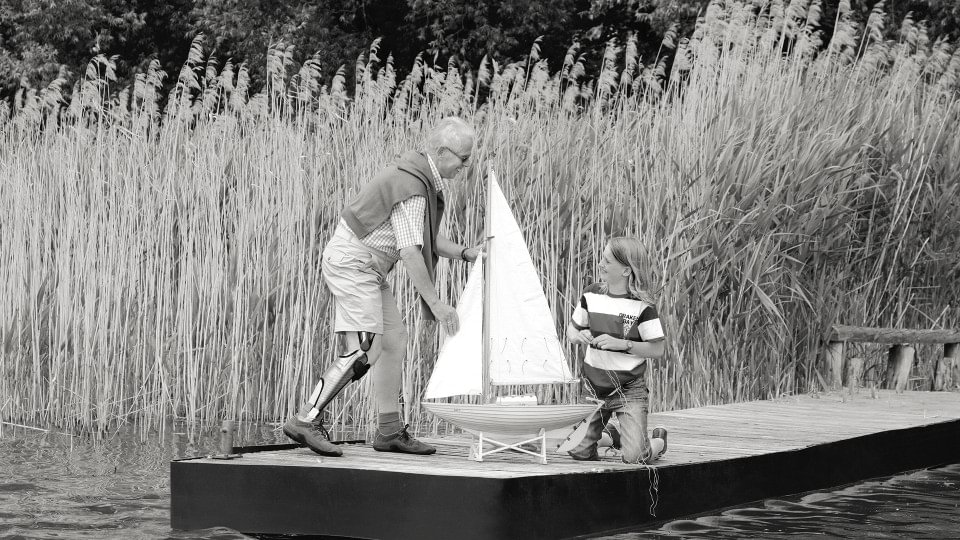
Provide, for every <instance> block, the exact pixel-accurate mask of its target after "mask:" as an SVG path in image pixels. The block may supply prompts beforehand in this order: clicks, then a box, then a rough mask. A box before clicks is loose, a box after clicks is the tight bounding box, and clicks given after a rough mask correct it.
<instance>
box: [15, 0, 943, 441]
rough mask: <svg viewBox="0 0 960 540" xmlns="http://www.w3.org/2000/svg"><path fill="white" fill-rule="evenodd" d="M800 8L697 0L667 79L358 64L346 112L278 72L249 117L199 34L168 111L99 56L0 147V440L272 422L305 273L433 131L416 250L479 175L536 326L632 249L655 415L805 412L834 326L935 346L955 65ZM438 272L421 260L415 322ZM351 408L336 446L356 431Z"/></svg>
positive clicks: (242, 86) (416, 386) (287, 385)
mask: <svg viewBox="0 0 960 540" xmlns="http://www.w3.org/2000/svg"><path fill="white" fill-rule="evenodd" d="M819 12H820V4H819V3H818V2H810V1H808V0H793V1H791V2H783V1H780V0H774V1H769V2H768V1H765V0H754V1H750V2H744V1H727V2H715V3H713V4H711V6H710V8H709V9H708V10H707V12H706V14H705V16H704V17H703V19H702V20H701V21H700V23H699V24H698V27H697V30H696V32H695V34H694V35H693V36H692V37H690V38H689V39H683V40H680V41H679V42H678V43H677V42H676V36H673V35H671V36H668V39H667V40H665V47H664V53H665V55H670V56H669V58H672V59H673V61H672V63H671V62H668V61H667V60H666V58H667V56H664V57H662V58H657V59H646V61H647V62H648V63H647V64H643V63H642V62H641V59H640V58H637V56H636V45H635V42H634V41H633V40H630V41H628V42H627V43H624V44H618V43H615V42H611V43H610V45H609V47H608V50H607V53H606V55H605V57H604V62H603V69H602V71H601V72H600V73H598V74H596V75H595V77H593V78H588V77H586V74H585V73H584V68H583V63H582V61H581V59H580V56H578V51H577V48H576V47H573V48H571V50H570V53H569V54H568V55H567V59H566V61H565V62H564V65H563V66H561V69H560V70H559V71H558V72H557V73H556V74H555V75H551V74H550V72H549V71H548V69H547V66H546V64H545V62H544V61H543V60H541V59H540V58H539V56H538V50H537V47H536V46H534V48H533V50H532V51H531V55H530V57H529V58H528V59H527V60H526V61H524V62H520V63H515V64H509V65H498V64H496V63H494V62H489V61H485V62H484V63H483V64H482V65H481V66H479V68H478V70H477V71H476V72H468V73H461V72H459V71H458V70H457V68H455V67H453V65H451V66H448V67H446V68H443V67H442V66H434V65H430V64H429V63H427V62H425V61H424V60H423V59H418V60H417V62H416V63H415V65H414V66H413V69H412V71H411V73H410V75H409V76H407V77H405V78H403V79H402V80H398V78H397V75H396V73H395V72H394V69H393V65H392V61H391V59H390V58H389V57H388V58H387V59H385V60H383V59H381V58H379V57H378V55H379V54H380V51H379V49H378V47H377V44H376V43H375V44H374V45H373V47H371V50H370V52H369V54H368V55H365V56H364V57H361V58H360V59H358V68H359V69H358V70H357V73H358V75H357V80H356V82H355V84H356V87H355V91H354V92H353V97H348V93H347V92H346V85H347V81H346V80H344V78H343V76H342V74H341V75H339V76H337V77H336V78H334V79H333V80H330V81H322V80H321V79H320V78H319V75H318V73H319V70H318V69H317V64H316V62H315V61H314V60H310V61H307V62H306V63H304V64H303V65H302V66H297V65H295V64H294V63H293V61H292V52H291V51H290V50H289V49H287V48H283V47H281V48H278V49H277V50H273V51H271V53H270V55H269V58H268V63H267V66H266V70H267V74H268V81H269V84H268V85H267V87H266V89H265V90H264V91H263V92H262V93H258V94H256V95H252V96H250V95H249V92H248V81H249V70H250V69H252V68H251V67H250V66H246V65H243V64H241V65H235V64H232V63H230V62H227V63H225V64H223V65H220V64H219V63H218V62H217V61H216V60H215V59H214V58H212V57H211V56H209V55H208V54H207V53H206V52H205V51H204V50H203V47H202V38H198V39H197V40H196V41H195V42H194V44H193V47H192V48H191V52H190V55H189V58H188V60H187V62H186V64H185V65H184V67H183V69H182V70H181V72H180V73H179V75H178V78H177V83H176V85H175V88H174V89H173V90H172V91H171V92H170V93H169V94H168V95H166V96H162V95H161V90H160V89H161V84H160V83H161V81H162V77H163V75H162V73H160V72H159V71H158V68H157V66H156V65H154V66H152V67H151V69H150V70H149V71H148V72H146V73H144V74H142V75H141V76H138V77H137V80H136V82H135V84H134V85H133V87H132V88H125V89H119V91H118V89H116V88H114V86H115V77H114V74H113V65H112V63H111V61H110V60H109V59H107V58H103V57H97V58H95V59H94V60H93V61H92V62H91V64H90V68H89V69H88V70H87V73H86V74H85V76H84V78H83V79H82V80H81V81H79V82H78V83H77V84H76V85H75V86H74V91H73V92H72V96H71V101H70V103H69V104H68V105H67V107H66V108H63V107H61V106H60V104H61V103H62V100H63V97H62V89H63V88H64V86H65V85H66V84H67V83H66V81H57V82H55V83H54V84H52V85H51V86H50V87H49V88H46V89H43V90H41V91H33V90H29V91H24V92H23V93H21V94H20V95H19V96H18V99H17V100H16V103H15V104H14V106H13V107H12V109H9V108H8V109H6V110H4V111H3V120H2V122H0V140H2V142H3V144H2V147H0V164H2V167H0V208H3V211H2V212H0V246H2V249H0V287H2V290H0V293H2V294H0V332H2V341H0V346H2V351H0V352H2V357H0V374H2V375H3V376H2V377H0V417H2V418H3V419H7V420H11V421H17V422H22V423H27V422H32V423H42V424H44V425H56V426H62V427H79V428H83V429H90V430H105V429H110V428H111V426H114V425H116V424H117V423H123V422H126V421H132V420H142V425H143V426H145V429H149V428H151V427H154V426H156V425H162V423H163V422H164V419H166V418H169V417H170V416H173V417H176V418H183V419H186V420H187V421H188V422H191V423H194V422H211V421H215V420H218V419H220V418H223V417H231V418H243V419H251V420H267V421H277V420H281V419H283V418H284V417H285V416H286V415H288V414H290V413H291V411H293V410H295V409H296V407H297V406H298V404H299V403H300V402H301V400H302V399H303V398H304V397H305V395H306V394H307V393H308V392H309V391H310V389H311V388H312V385H313V384H314V383H315V381H316V380H317V377H318V376H319V374H320V373H321V372H322V370H323V368H324V367H325V366H326V365H327V364H328V363H329V362H330V361H331V359H332V357H333V352H332V350H331V343H332V335H331V332H330V324H329V320H330V317H331V315H332V307H331V305H330V302H329V293H328V292H327V291H326V290H325V288H324V286H323V285H322V281H321V279H320V273H319V266H318V263H317V257H318V253H319V250H320V249H321V248H322V246H323V244H324V243H325V241H326V240H327V239H328V238H329V236H330V233H331V231H332V228H333V226H334V225H335V223H336V221H337V219H338V213H339V211H340V209H341V207H342V206H343V203H344V202H345V201H346V200H347V199H348V198H349V197H350V196H351V194H352V193H354V192H355V191H356V190H357V189H358V188H359V186H360V185H361V184H362V183H363V182H364V181H365V180H366V179H368V178H370V177H371V175H372V174H374V173H375V172H376V171H377V170H378V169H379V168H380V167H381V166H382V165H383V164H385V163H386V162H387V161H389V160H390V159H391V158H392V157H393V156H394V155H396V154H397V153H399V152H401V151H403V150H404V149H407V148H411V147H416V146H417V145H418V144H419V143H420V142H421V141H422V137H423V134H424V131H425V130H426V129H427V128H429V127H430V126H431V125H433V124H434V123H435V122H436V121H437V120H438V119H440V118H441V117H443V116H446V115H450V114H457V115H461V116H463V117H465V118H467V119H469V120H470V121H472V122H473V123H474V125H476V127H477V130H478V134H479V140H478V144H477V148H476V150H475V152H474V156H475V161H474V162H475V163H476V164H477V165H476V166H474V168H471V169H470V170H469V171H468V172H467V174H466V178H464V179H462V180H461V181H459V182H457V183H456V184H455V185H454V186H453V187H452V189H451V193H450V194H449V195H448V207H449V208H450V210H449V213H448V214H447V217H446V219H445V222H444V232H445V233H446V234H448V235H450V236H451V237H452V238H454V239H458V240H461V241H464V242H468V243H469V242H474V241H476V240H478V238H479V237H480V233H481V230H482V220H483V208H482V207H481V206H480V205H478V204H477V203H476V201H482V200H483V197H482V195H483V189H484V188H483V182H482V181H481V174H482V170H483V168H484V167H485V166H486V165H488V164H489V165H492V166H493V167H494V168H495V169H496V170H497V171H499V173H500V176H501V181H502V183H503V188H504V191H505V193H506V195H507V197H508V199H509V200H510V202H511V204H512V206H513V208H514V212H515V215H516V218H517V220H518V221H519V222H520V223H521V226H522V227H523V229H524V230H525V231H526V234H527V241H528V244H529V247H530V251H531V254H532V256H533V259H534V262H535V263H536V264H537V266H538V269H539V270H540V272H541V276H542V282H543V285H544V288H545V290H546V291H547V296H548V301H549V303H550V306H551V308H552V309H553V311H554V314H555V315H556V318H557V324H558V328H562V326H563V324H564V322H565V320H566V319H567V317H569V314H570V311H571V309H572V306H573V304H574V302H575V301H576V299H577V297H578V294H579V291H580V290H581V289H582V288H583V286H585V285H586V284H587V283H589V282H590V280H591V279H593V276H594V266H595V262H596V259H597V256H598V253H599V250H600V249H601V247H602V245H603V243H604V241H605V238H607V237H609V236H611V235H620V234H634V235H638V236H640V237H641V238H643V240H644V243H645V245H646V246H647V249H648V252H647V254H646V258H647V261H646V264H647V267H648V268H649V269H650V272H651V274H652V276H653V278H654V279H653V281H654V282H655V283H657V284H658V287H659V290H658V291H657V295H658V296H659V298H660V311H661V316H662V318H663V321H664V326H665V328H666V332H667V335H668V341H667V343H668V353H667V357H666V358H665V359H664V360H663V361H661V362H660V363H659V365H658V369H656V370H655V371H654V374H653V376H652V381H651V384H652V386H653V407H654V408H655V409H661V410H662V409H672V408H679V407H688V406H695V405H703V404H708V403H720V402H729V401H739V400H748V399H755V398H765V397H771V396H779V395H783V394H790V393H795V392H805V391H811V390H817V389H820V388H822V378H821V377H820V375H819V373H820V372H821V361H820V359H819V351H820V348H821V344H822V341H823V338H824V336H825V333H826V331H827V329H828V327H829V325H830V324H832V323H846V324H865V325H890V326H903V327H921V328H937V327H951V328H956V327H958V326H960V311H958V308H957V299H958V290H960V285H958V284H960V240H958V239H960V222H958V216H960V211H958V210H960V207H958V206H960V203H958V201H960V197H958V195H960V194H958V193H957V191H958V179H960V138H958V137H957V135H956V134H957V133H958V132H960V114H958V113H960V110H958V109H960V100H958V90H960V84H958V80H960V79H958V76H960V52H958V51H957V49H956V48H955V47H954V46H953V45H952V44H948V43H944V42H937V43H930V41H929V39H928V38H927V37H926V34H925V32H924V30H923V27H922V25H919V24H917V23H914V22H913V21H910V20H906V21H904V22H903V24H902V27H901V32H900V36H901V37H900V39H899V40H898V41H884V40H882V38H881V35H882V34H881V32H880V29H881V28H882V24H883V22H884V17H883V13H882V11H879V10H876V11H875V13H874V14H873V15H872V16H871V18H870V19H869V20H868V21H867V24H866V26H862V27H861V26H860V25H858V24H857V23H856V22H855V21H854V20H853V19H852V12H851V9H850V6H849V2H848V1H846V0H844V1H843V2H841V9H840V14H839V18H838V21H837V24H836V27H837V32H836V34H835V35H834V36H833V37H832V39H831V41H830V43H828V44H821V43H820V42H819V40H820V36H819V34H818V33H817V32H816V31H815V28H816V24H817V22H818V18H819ZM675 43H676V45H674V44H675ZM821 45H825V46H824V47H821ZM674 49H675V50H674ZM821 50H822V52H820V51H821ZM668 69H669V70H670V71H669V72H668V71H667V70H668ZM667 75H669V78H668V77H667ZM666 80H669V81H670V82H669V84H664V81H666ZM162 97H165V98H166V99H164V100H161V98H162ZM161 101H163V102H164V103H165V105H164V107H163V108H162V109H161V107H160V103H161ZM466 270H467V269H466V268H465V267H464V265H463V264H462V263H458V262H443V263H442V264H441V267H440V272H439V276H440V277H439V281H438V287H439V290H440V293H441V296H442V297H443V298H444V299H449V300H451V301H455V299H456V297H457V295H458V294H459V291H460V288H461V287H462V284H463V283H464V281H465V279H466ZM393 279H394V286H395V288H396V291H397V294H398V298H399V299H400V302H401V310H402V312H403V313H404V315H405V317H406V320H407V323H408V327H409V328H410V330H411V336H413V337H412V339H411V342H410V346H409V350H408V358H407V362H406V364H405V365H404V370H403V389H402V396H401V398H402V400H403V401H404V402H405V403H406V405H407V406H406V409H405V414H406V415H407V420H408V421H410V422H411V423H412V424H414V425H417V426H420V427H421V428H424V427H437V426H436V425H431V424H430V423H429V422H428V419H427V418H426V417H424V415H423V414H422V412H421V409H420V407H419V406H418V405H419V400H420V396H421V392H422V390H423V388H424V385H425V381H426V379H427V377H428V376H429V374H430V371H431V368H432V365H433V363H434V361H435V358H436V352H437V346H438V338H437V334H436V332H435V329H434V328H433V327H432V326H431V325H429V324H428V323H426V322H425V321H423V320H422V319H421V317H420V315H419V312H418V311H417V308H416V302H415V297H414V293H413V290H412V288H411V286H410V285H409V283H408V282H407V281H406V279H405V277H404V275H403V273H402V272H398V273H396V275H395V276H394V278H393ZM921 352H923V351H921ZM575 357H576V355H575V354H571V355H570V357H569V361H570V362H571V365H573V366H574V367H576V363H575V361H574V360H575ZM933 360H934V359H933V358H932V356H923V357H922V358H921V362H920V364H919V366H918V367H917V368H916V370H917V371H916V374H917V377H918V378H924V377H929V376H930V374H931V371H932V362H933ZM368 384H369V382H368V381H367V380H364V381H363V383H362V384H357V385H354V386H352V387H349V388H348V389H347V391H346V392H345V393H344V394H343V395H342V396H341V397H340V398H338V400H337V402H335V403H334V406H333V407H332V408H331V410H332V411H335V417H334V419H333V420H334V424H336V425H338V426H339V425H356V426H359V427H360V428H363V427H365V426H367V425H369V423H370V420H371V419H372V418H373V415H374V414H375V411H374V410H373V404H372V402H371V400H370V398H369V392H368V391H367V390H368V387H367V385H368ZM918 386H921V383H918ZM571 390H572V389H570V388H566V389H554V392H555V393H556V396H557V397H560V398H564V397H566V396H567V394H568V393H569V392H570V391H571Z"/></svg>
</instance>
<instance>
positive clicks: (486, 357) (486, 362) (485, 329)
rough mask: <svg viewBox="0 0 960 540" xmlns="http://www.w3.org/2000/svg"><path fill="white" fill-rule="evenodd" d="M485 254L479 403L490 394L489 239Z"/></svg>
mask: <svg viewBox="0 0 960 540" xmlns="http://www.w3.org/2000/svg"><path fill="white" fill-rule="evenodd" d="M494 178H495V177H494V173H493V166H492V165H491V166H489V167H488V168H487V197H486V202H487V206H486V209H485V211H484V219H483V237H484V239H489V238H490V232H491V231H490V229H491V225H490V211H491V208H492V205H491V203H492V202H493V196H492V194H493V189H492V186H493V182H495V181H496V180H495V179H494ZM484 247H485V251H486V253H485V255H484V261H483V297H482V299H481V300H482V301H481V302H480V303H481V305H482V306H483V322H482V323H481V332H480V335H481V341H482V343H481V351H482V353H481V355H480V358H481V360H480V365H481V373H482V377H483V378H482V384H483V386H482V389H481V391H482V394H481V396H482V397H481V401H480V402H481V403H489V402H490V398H491V397H492V396H491V394H492V392H491V386H490V265H491V263H492V260H493V250H492V249H491V247H492V244H491V243H490V241H489V240H486V243H485V245H484Z"/></svg>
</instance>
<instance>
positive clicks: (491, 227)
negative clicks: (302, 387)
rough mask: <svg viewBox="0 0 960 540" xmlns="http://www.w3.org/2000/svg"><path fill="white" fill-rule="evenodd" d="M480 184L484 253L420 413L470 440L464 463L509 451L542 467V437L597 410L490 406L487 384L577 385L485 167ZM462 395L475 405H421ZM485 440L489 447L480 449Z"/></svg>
mask: <svg viewBox="0 0 960 540" xmlns="http://www.w3.org/2000/svg"><path fill="white" fill-rule="evenodd" d="M487 181H488V185H487V188H488V189H487V213H486V222H485V230H486V234H485V237H486V238H489V241H488V243H487V248H486V255H485V257H483V258H481V259H478V260H477V262H476V263H475V264H474V265H473V268H472V269H471V271H470V275H469V276H468V278H467V284H466V286H465V288H464V291H463V294H462V295H461V296H460V302H459V305H458V306H457V314H458V315H459V317H460V330H459V332H457V333H456V334H454V335H453V336H448V337H447V339H446V340H445V341H444V343H443V346H442V347H441V349H440V354H439V357H438V358H437V363H436V365H435V366H434V369H433V374H432V376H431V377H430V381H429V382H428V384H427V389H426V392H425V395H424V399H425V401H423V407H424V408H425V409H426V410H427V411H429V412H430V413H432V414H434V415H436V416H437V417H439V418H442V419H444V420H446V421H448V422H450V423H452V424H454V425H456V426H459V427H460V428H462V429H464V430H465V431H467V432H469V433H472V434H474V435H475V436H476V437H477V438H476V439H474V444H472V445H471V448H470V456H469V457H470V459H473V460H476V461H483V457H484V456H487V455H490V454H493V453H495V452H500V451H504V450H516V451H519V452H524V453H527V454H530V455H533V456H535V457H537V458H538V461H539V462H540V463H543V464H546V462H547V457H546V432H548V431H551V430H556V429H561V428H571V427H572V426H573V425H574V424H576V423H577V422H578V421H580V420H583V419H584V418H585V417H587V416H588V415H590V414H591V413H593V412H594V411H595V410H596V409H597V406H596V405H590V404H576V403H575V404H569V405H539V404H536V403H535V398H534V397H533V396H530V398H532V399H533V403H532V404H525V403H523V401H524V400H523V399H520V398H513V397H506V398H501V399H500V400H499V401H498V402H495V403H490V401H491V396H492V395H493V391H492V386H505V385H538V384H554V383H570V382H576V380H577V379H576V378H574V377H573V374H572V373H571V371H570V368H569V366H567V362H566V358H565V357H564V354H563V348H562V347H561V345H560V341H559V339H558V338H557V331H556V327H555V323H554V318H553V315H552V314H551V312H550V308H549V306H548V305H547V299H546V297H545V295H544V293H543V287H542V286H541V284H540V279H539V277H538V275H537V271H536V268H535V267H534V266H533V261H532V260H531V259H530V252H529V251H528V250H527V244H526V241H525V240H524V238H523V233H522V232H521V231H520V227H519V226H518V225H517V222H516V220H515V219H514V217H513V213H512V212H511V210H510V206H509V205H508V203H507V200H506V198H505V197H504V196H503V192H502V191H501V190H500V185H499V184H498V183H497V178H496V175H495V174H494V172H493V170H492V169H491V170H490V171H489V174H488V175H487ZM469 395H480V396H482V399H481V403H480V404H462V403H445V402H439V401H426V400H434V399H439V398H446V397H450V396H469ZM528 401H529V399H528ZM518 402H519V403H518ZM518 439H520V440H518ZM504 441H506V442H504ZM485 442H486V443H489V444H491V445H493V447H494V449H493V450H489V451H485V450H484V443H485ZM529 443H539V452H533V451H530V450H529V446H521V445H527V444H529Z"/></svg>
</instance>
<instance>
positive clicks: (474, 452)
mask: <svg viewBox="0 0 960 540" xmlns="http://www.w3.org/2000/svg"><path fill="white" fill-rule="evenodd" d="M485 442H488V443H490V444H492V445H494V446H495V447H496V448H494V449H493V450H490V451H488V452H484V451H483V443H485ZM536 442H539V443H540V452H539V453H538V452H532V451H530V450H527V449H526V448H521V445H524V444H527V443H536ZM505 450H516V451H517V452H523V453H524V454H529V455H531V456H533V457H535V458H537V462H538V463H540V464H541V465H546V464H547V432H546V430H544V429H543V428H540V433H538V434H537V436H536V437H534V438H532V439H527V440H524V441H520V442H516V443H505V442H500V441H498V440H496V439H491V438H490V437H484V436H483V432H482V431H481V432H478V433H477V444H476V445H471V446H470V455H469V457H470V459H472V460H474V461H483V456H489V455H491V454H496V453H497V452H503V451H505Z"/></svg>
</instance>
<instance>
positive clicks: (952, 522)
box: [0, 424, 960, 540]
mask: <svg viewBox="0 0 960 540" xmlns="http://www.w3.org/2000/svg"><path fill="white" fill-rule="evenodd" d="M218 441H219V434H218V432H217V430H216V429H211V430H208V431H207V432H203V433H190V432H187V431H186V430H184V429H181V428H179V427H178V426H177V425H173V424H171V425H170V426H169V427H168V428H167V429H165V430H164V433H163V434H162V435H160V434H157V433H151V434H146V435H142V434H140V433H138V432H137V431H136V429H134V428H127V429H123V430H121V431H119V432H117V433H114V434H111V435H109V436H105V437H100V438H93V437H89V436H88V437H76V436H70V435H66V434H61V433H53V432H47V433H44V432H39V431H35V430H28V429H23V428H12V427H10V426H8V425H6V426H2V431H0V539H3V540H13V539H20V538H38V539H39V538H57V539H63V538H96V539H114V538H115V539H132V538H172V539H183V540H185V539H204V540H231V539H239V538H253V537H251V536H248V535H244V534H241V533H239V532H237V531H233V530H230V529H226V528H216V529H204V530H199V531H172V530H171V529H170V479H169V462H170V460H171V459H176V458H178V457H187V456H195V455H201V454H210V453H214V452H216V451H217V444H218ZM283 442H287V441H286V439H285V437H284V436H283V434H282V433H280V432H279V428H278V427H276V426H244V427H243V430H242V432H241V437H240V439H238V444H239V443H243V444H270V443H283ZM958 531H960V464H954V465H949V466H946V467H941V468H937V469H931V470H924V471H916V472H912V473H907V474H902V475H898V476H894V477H891V478H881V479H875V480H870V481H867V482H861V483H859V484H855V485H852V486H846V487H843V488H836V489H832V490H825V491H822V492H815V493H808V494H804V495H797V496H790V497H782V498H777V499H770V500H767V501H764V502H762V503H754V504H750V505H745V506H742V507H738V508H735V509H729V510H726V511H723V512H719V513H715V514H709V515H704V516H700V517H697V518H691V519H685V520H676V521H671V522H668V523H663V524H658V525H657V526H655V527H650V528H645V529H638V530H637V531H634V532H629V533H622V534H617V535H612V536H605V537H603V538H607V539H618V540H628V539H629V540H635V539H654V538H711V539H714V538H721V539H726V538H729V539H734V538H774V539H775V538H808V537H811V536H817V537H818V538H917V539H922V538H956V537H958V536H960V534H958ZM261 538H270V537H261Z"/></svg>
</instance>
